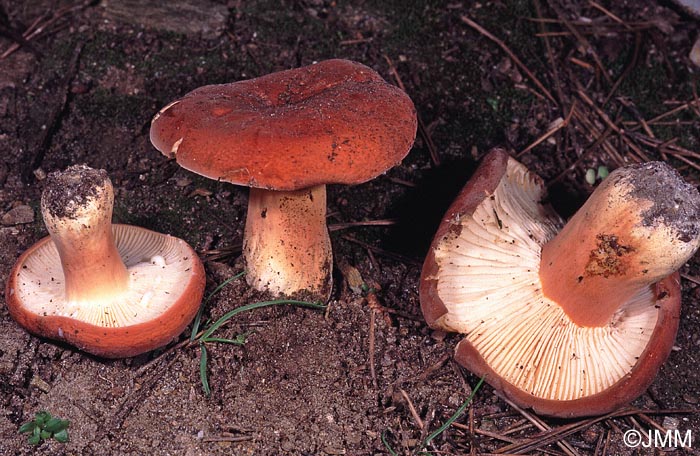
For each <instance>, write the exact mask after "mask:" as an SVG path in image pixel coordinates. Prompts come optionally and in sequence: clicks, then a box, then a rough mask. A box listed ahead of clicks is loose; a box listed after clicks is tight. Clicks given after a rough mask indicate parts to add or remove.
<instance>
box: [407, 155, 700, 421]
mask: <svg viewBox="0 0 700 456" xmlns="http://www.w3.org/2000/svg"><path fill="white" fill-rule="evenodd" d="M545 198H546V192H545V188H544V185H543V183H542V181H541V179H539V178H538V177H537V176H535V175H534V174H532V173H530V172H529V171H527V169H526V168H525V167H524V166H523V165H521V164H520V163H518V162H517V161H515V160H514V159H512V158H510V157H509V156H508V155H507V154H506V153H505V152H503V151H500V150H495V151H493V152H491V153H490V154H489V155H488V156H487V157H486V158H485V159H484V161H483V163H482V164H481V166H480V167H479V169H478V170H477V171H476V173H475V174H474V176H473V177H472V178H471V180H470V181H469V183H468V184H467V185H466V186H465V188H464V189H463V190H462V192H461V193H460V194H459V196H458V197H457V199H456V200H455V201H454V203H453V204H452V206H451V207H450V209H449V210H448V212H447V214H446V216H445V218H444V219H443V222H442V224H441V225H440V227H439V229H438V232H437V234H436V236H435V238H434V240H433V243H432V246H431V248H430V251H429V253H428V256H427V258H426V260H425V264H424V266H423V271H422V275H421V284H420V299H421V307H422V310H423V314H424V316H425V318H426V320H427V322H428V324H429V325H430V326H431V327H433V328H440V329H444V330H447V331H456V332H460V333H462V334H464V335H465V337H464V339H463V340H462V341H461V342H460V343H459V344H458V345H457V348H456V359H457V361H458V362H459V363H460V364H462V365H463V366H465V367H466V368H468V369H469V370H471V371H472V372H474V373H476V374H477V375H480V376H485V377H486V380H487V381H488V382H489V383H490V384H491V385H492V386H493V387H494V388H496V389H497V390H500V391H502V392H503V394H504V395H505V396H506V397H508V398H510V399H511V400H513V401H514V402H516V403H518V404H519V405H521V406H524V407H531V408H532V409H534V410H535V411H536V412H538V413H541V414H545V415H553V416H559V417H575V416H583V415H595V414H603V413H607V412H609V411H611V410H613V409H615V408H617V407H620V406H621V405H623V404H626V403H628V402H629V401H631V400H633V399H634V398H636V397H637V396H639V395H640V394H642V393H643V392H644V390H645V389H646V388H647V387H648V386H649V384H650V383H651V382H652V380H653V378H654V376H655V375H656V372H657V370H658V369H659V367H660V366H661V365H662V364H663V362H664V361H665V359H666V357H667V356H668V354H669V352H670V350H671V347H672V345H673V340H674V338H675V335H676V331H677V328H678V320H679V315H680V297H681V293H680V279H679V275H678V273H677V272H675V271H676V270H677V269H678V268H680V267H681V266H682V265H683V263H685V262H686V261H687V260H688V259H689V258H690V257H691V256H692V255H693V253H694V252H695V251H696V250H697V248H698V246H699V245H700V221H699V219H698V217H699V216H700V195H699V194H698V191H697V189H695V188H694V187H693V186H691V185H689V184H687V183H685V182H684V181H683V180H682V178H681V177H680V176H679V175H678V173H676V172H675V170H673V169H672V168H671V167H669V166H668V165H666V164H665V163H661V162H651V163H644V164H640V165H633V166H628V167H625V168H620V169H618V170H616V171H614V172H613V173H611V174H610V175H609V176H608V178H607V179H605V180H604V181H603V182H602V183H601V184H600V186H599V187H598V188H597V189H596V190H595V192H594V193H593V194H592V195H591V197H590V198H589V199H588V201H587V202H586V203H585V204H584V206H583V207H582V208H581V209H579V211H578V212H577V213H576V214H575V215H574V216H573V218H572V219H571V220H570V221H569V222H568V223H567V224H566V226H564V228H563V229H561V227H562V226H563V222H562V220H561V219H560V218H559V216H558V215H556V214H555V213H554V212H553V211H552V210H551V208H550V207H549V206H546V205H544V204H543V202H542V201H543V200H544V199H545ZM560 229H561V231H560ZM557 233H558V234H557Z"/></svg>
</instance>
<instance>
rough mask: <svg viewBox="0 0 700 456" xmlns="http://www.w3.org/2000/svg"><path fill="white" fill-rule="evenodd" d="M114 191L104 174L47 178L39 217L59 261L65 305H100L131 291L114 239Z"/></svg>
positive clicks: (77, 169)
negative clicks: (89, 302) (101, 300)
mask: <svg viewBox="0 0 700 456" xmlns="http://www.w3.org/2000/svg"><path fill="white" fill-rule="evenodd" d="M113 204H114V190H113V188H112V183H111V182H110V180H109V178H108V177H107V173H106V172H105V171H103V170H99V171H98V170H95V169H92V168H89V167H87V166H84V165H76V166H71V167H70V168H68V169H66V170H65V171H64V172H62V173H53V174H51V175H50V176H49V179H48V181H47V184H46V189H45V190H44V192H43V194H42V197H41V213H42V216H43V218H44V223H45V224H46V228H47V230H48V231H49V234H50V235H51V239H52V240H53V242H54V244H55V245H56V250H57V251H58V254H59V256H60V258H61V265H62V267H63V274H64V278H65V293H66V300H67V301H93V300H99V299H101V298H104V297H106V296H109V295H112V294H114V293H118V292H121V291H123V290H125V289H126V288H127V285H128V281H129V274H128V272H127V270H126V267H125V266H124V263H123V262H122V260H121V258H120V256H119V252H118V251H117V247H116V245H115V243H114V236H113V234H112V206H113Z"/></svg>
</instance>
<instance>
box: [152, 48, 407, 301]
mask: <svg viewBox="0 0 700 456" xmlns="http://www.w3.org/2000/svg"><path fill="white" fill-rule="evenodd" d="M416 125H417V120H416V112H415V108H414V106H413V103H412V102H411V100H410V98H409V97H408V96H407V95H406V94H405V93H404V92H403V91H401V90H400V89H398V88H396V87H394V86H392V85H390V84H388V83H386V82H385V81H384V80H383V79H382V78H381V76H379V75H378V74H377V73H376V72H375V71H374V70H372V69H370V68H368V67H366V66H364V65H361V64H359V63H356V62H351V61H348V60H326V61H323V62H319V63H317V64H314V65H310V66H306V67H302V68H296V69H293V70H287V71H281V72H278V73H272V74H268V75H266V76H262V77H259V78H256V79H250V80H245V81H239V82H234V83H231V84H221V85H210V86H204V87H200V88H198V89H196V90H194V91H192V92H190V93H188V94H186V95H185V96H184V97H182V98H181V99H179V100H177V101H174V102H172V103H170V104H169V105H167V106H166V107H164V108H163V109H161V111H160V112H159V113H158V114H156V116H155V117H154V118H153V121H152V123H151V133H150V134H151V142H152V143H153V145H154V146H155V147H156V148H157V149H158V150H160V151H161V152H162V153H163V154H165V155H168V156H170V157H174V158H175V159H176V160H177V162H178V163H179V164H180V166H182V167H183V168H185V169H188V170H190V171H193V172H195V173H198V174H201V175H203V176H206V177H210V178H212V179H217V180H221V181H225V182H231V183H233V184H237V185H245V186H249V187H250V197H249V199H248V215H247V218H246V226H245V231H244V234H243V257H244V258H245V263H246V271H247V273H246V279H247V281H248V283H249V284H250V285H252V286H253V287H254V288H256V289H258V290H268V291H270V292H272V293H274V294H285V295H290V294H293V293H296V292H299V291H304V290H305V291H309V292H312V293H316V294H318V295H321V296H324V297H327V296H328V295H329V293H330V291H331V270H332V252H331V243H330V238H329V236H328V229H327V228H326V184H331V183H340V184H359V183H362V182H365V181H368V180H370V179H372V178H374V177H376V176H377V175H379V174H381V173H384V172H385V171H387V170H388V169H389V168H391V167H392V166H394V165H396V164H398V163H399V162H400V161H401V160H402V159H403V157H404V156H405V155H406V154H407V153H408V151H409V150H410V149H411V146H412V144H413V140H414V139H415V135H416Z"/></svg>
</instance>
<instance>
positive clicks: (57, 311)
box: [5, 165, 205, 358]
mask: <svg viewBox="0 0 700 456" xmlns="http://www.w3.org/2000/svg"><path fill="white" fill-rule="evenodd" d="M113 202H114V192H113V189H112V184H111V182H110V180H109V178H108V177H107V173H106V172H105V171H103V170H99V171H98V170H94V169H92V168H89V167H87V166H84V165H76V166H72V167H70V168H68V169H67V170H65V171H64V172H57V173H52V174H50V175H49V177H48V179H47V183H46V187H45V189H44V191H43V193H42V197H41V212H42V216H43V218H44V223H45V224H46V228H47V230H48V231H49V234H50V236H47V237H45V238H44V239H41V240H40V241H38V242H37V243H36V244H34V245H33V246H32V247H30V248H29V250H27V251H26V252H24V253H23V254H22V255H21V256H20V258H19V259H18V260H17V263H16V264H15V266H14V267H13V269H12V271H11V272H10V275H9V278H8V281H7V286H6V290H5V299H6V302H7V306H8V308H9V311H10V315H11V316H12V317H13V318H14V319H15V320H16V321H17V322H18V323H19V324H20V325H21V326H23V327H24V328H25V329H26V330H28V331H29V332H31V333H32V334H35V335H37V336H41V337H46V338H50V339H55V340H62V341H66V342H68V343H70V344H72V345H74V346H76V347H78V348H79V349H81V350H84V351H86V352H88V353H92V354H94V355H97V356H101V357H106V358H121V357H129V356H136V355H138V354H141V353H145V352H147V351H150V350H153V349H156V348H159V347H162V346H164V345H166V344H168V343H169V342H171V341H172V340H173V339H175V338H177V336H178V335H179V334H180V333H181V332H182V331H183V330H184V329H185V327H186V326H187V325H188V324H189V323H190V321H191V320H192V318H193V317H194V315H195V314H196V313H197V310H198V308H199V303H200V301H201V298H202V293H203V292H204V283H205V280H204V268H203V266H202V263H201V262H200V260H199V258H198V257H197V254H196V253H195V252H194V250H192V248H191V247H190V246H189V245H187V244H186V243H185V242H184V241H182V240H180V239H177V238H175V237H172V236H169V235H165V234H160V233H156V232H154V231H151V230H147V229H144V228H139V227H135V226H130V225H121V224H112V206H113Z"/></svg>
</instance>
